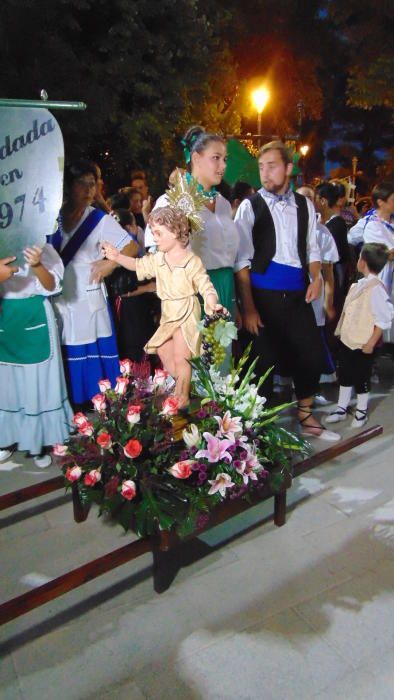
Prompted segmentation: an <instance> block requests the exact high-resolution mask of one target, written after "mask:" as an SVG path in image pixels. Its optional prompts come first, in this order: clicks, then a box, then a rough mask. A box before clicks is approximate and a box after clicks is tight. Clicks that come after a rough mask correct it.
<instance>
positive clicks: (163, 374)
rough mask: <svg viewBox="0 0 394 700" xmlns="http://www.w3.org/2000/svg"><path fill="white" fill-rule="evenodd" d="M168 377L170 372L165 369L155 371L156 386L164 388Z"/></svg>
mask: <svg viewBox="0 0 394 700" xmlns="http://www.w3.org/2000/svg"><path fill="white" fill-rule="evenodd" d="M168 376H169V372H167V371H166V370H165V369H155V376H154V377H153V384H154V386H164V384H165V383H166V381H167V377H168Z"/></svg>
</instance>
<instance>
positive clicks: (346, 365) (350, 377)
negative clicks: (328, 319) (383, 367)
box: [338, 342, 375, 394]
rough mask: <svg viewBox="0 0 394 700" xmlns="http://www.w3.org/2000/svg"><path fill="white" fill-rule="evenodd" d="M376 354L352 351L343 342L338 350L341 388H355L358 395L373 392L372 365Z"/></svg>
mask: <svg viewBox="0 0 394 700" xmlns="http://www.w3.org/2000/svg"><path fill="white" fill-rule="evenodd" d="M374 359H375V354H374V353H373V354H372V355H367V354H366V353H364V352H363V351H362V350H351V349H350V348H348V347H347V345H344V344H343V343H342V342H340V343H339V350H338V379H339V383H340V385H341V386H354V388H355V390H356V394H367V393H368V392H369V391H370V390H371V374H372V365H373V361H374Z"/></svg>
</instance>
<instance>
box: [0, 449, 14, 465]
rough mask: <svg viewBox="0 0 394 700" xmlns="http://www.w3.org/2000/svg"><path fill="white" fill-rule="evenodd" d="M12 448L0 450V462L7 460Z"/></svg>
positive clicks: (11, 453) (10, 455) (12, 451)
mask: <svg viewBox="0 0 394 700" xmlns="http://www.w3.org/2000/svg"><path fill="white" fill-rule="evenodd" d="M13 453H14V450H0V464H1V463H2V462H7V460H8V459H9V458H10V457H12V455H13Z"/></svg>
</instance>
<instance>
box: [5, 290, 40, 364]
mask: <svg viewBox="0 0 394 700" xmlns="http://www.w3.org/2000/svg"><path fill="white" fill-rule="evenodd" d="M50 353H51V344H50V340H49V330H48V321H47V316H46V313H45V307H44V297H42V296H31V297H27V298H26V299H1V300H0V362H2V363H7V364H12V365H35V364H38V363H40V362H45V361H46V360H48V359H49V357H50Z"/></svg>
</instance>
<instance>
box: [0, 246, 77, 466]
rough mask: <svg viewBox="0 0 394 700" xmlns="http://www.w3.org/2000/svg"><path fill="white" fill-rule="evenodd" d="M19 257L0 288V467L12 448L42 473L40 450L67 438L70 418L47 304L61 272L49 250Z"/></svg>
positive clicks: (58, 284)
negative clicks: (25, 455)
mask: <svg viewBox="0 0 394 700" xmlns="http://www.w3.org/2000/svg"><path fill="white" fill-rule="evenodd" d="M24 256H25V262H24V264H23V265H20V266H19V269H18V270H16V271H15V272H14V273H13V274H12V276H10V277H9V278H8V279H7V280H5V281H3V282H2V283H1V284H0V305H1V314H0V386H1V392H0V448H1V449H0V462H4V461H6V460H8V459H9V458H10V457H11V455H12V452H13V449H14V448H15V447H17V448H18V449H19V450H24V451H27V452H29V453H30V455H31V456H32V457H34V462H35V465H36V466H37V467H40V468H44V467H48V466H49V465H50V463H51V458H50V456H49V455H48V454H44V452H43V450H44V448H45V447H49V446H51V445H54V444H55V443H63V442H64V441H65V440H66V439H67V438H68V436H69V432H70V431H69V426H70V424H71V419H72V411H71V407H70V404H69V402H68V399H67V389H66V382H65V379H64V372H63V364H62V358H61V352H60V344H59V338H58V332H57V328H56V323H55V317H54V314H53V311H52V307H51V304H50V303H49V300H48V297H50V296H52V295H53V294H59V292H60V290H61V281H62V278H63V273H64V267H63V263H62V261H61V259H60V257H59V255H58V254H57V253H56V251H55V250H54V249H53V248H52V246H50V245H45V246H44V247H43V248H42V249H41V248H39V247H37V246H33V247H32V248H27V249H26V250H25V253H24ZM14 269H15V268H14Z"/></svg>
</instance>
